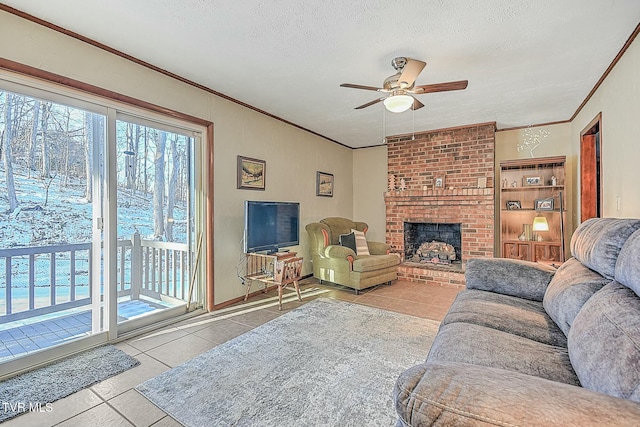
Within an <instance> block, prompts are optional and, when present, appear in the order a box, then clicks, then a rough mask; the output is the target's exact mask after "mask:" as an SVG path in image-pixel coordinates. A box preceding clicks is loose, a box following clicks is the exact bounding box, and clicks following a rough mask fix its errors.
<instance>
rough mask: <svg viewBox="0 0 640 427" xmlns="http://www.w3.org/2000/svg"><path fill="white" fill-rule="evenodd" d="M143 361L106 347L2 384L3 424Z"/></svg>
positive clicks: (0, 390) (72, 357)
mask: <svg viewBox="0 0 640 427" xmlns="http://www.w3.org/2000/svg"><path fill="white" fill-rule="evenodd" d="M139 364H140V362H139V361H138V360H137V359H135V358H133V357H131V356H129V355H128V354H126V353H125V352H123V351H122V350H119V349H117V348H115V347H114V346H112V345H105V346H101V347H97V348H94V349H91V350H87V351H84V352H82V353H78V354H76V355H73V356H70V357H68V358H66V359H63V360H61V361H58V362H55V363H53V364H51V365H48V366H45V367H42V368H38V369H36V370H33V371H29V372H26V373H24V374H20V375H18V376H15V377H12V378H9V379H8V380H5V381H2V382H0V402H3V404H2V406H0V422H2V421H4V420H6V419H9V418H12V417H15V416H16V415H20V414H23V413H25V412H28V411H30V410H37V409H38V408H42V410H45V408H46V405H47V403H52V402H55V401H56V400H58V399H61V398H63V397H66V396H68V395H70V394H72V393H75V392H76V391H79V390H81V389H83V388H86V387H89V386H92V385H93V384H96V383H99V382H100V381H103V380H105V379H107V378H109V377H112V376H114V375H117V374H119V373H121V372H124V371H126V370H127V369H130V368H133V367H134V366H137V365H139Z"/></svg>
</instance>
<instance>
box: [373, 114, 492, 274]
mask: <svg viewBox="0 0 640 427" xmlns="http://www.w3.org/2000/svg"><path fill="white" fill-rule="evenodd" d="M387 141H388V147H387V148H388V174H389V176H390V177H391V175H393V177H394V178H395V183H396V186H398V187H399V186H400V184H399V183H400V181H401V180H404V184H405V186H406V188H405V189H404V190H394V191H389V192H387V193H385V204H386V217H387V221H386V222H387V225H386V233H387V243H388V244H390V245H391V247H392V250H393V251H395V252H397V253H398V254H399V255H400V257H401V260H402V263H401V265H400V267H399V269H398V278H399V279H401V280H409V281H430V282H434V283H437V284H440V285H460V286H462V285H464V266H465V264H466V262H467V261H468V260H469V259H471V258H478V257H493V246H494V245H493V239H494V173H495V172H494V171H495V169H494V145H495V123H487V124H480V125H474V126H467V127H460V128H455V129H446V130H440V131H433V132H424V133H417V134H415V139H413V140H412V139H411V136H400V137H394V138H387ZM485 178H486V184H484V179H485ZM406 224H432V225H436V226H437V225H438V224H442V225H443V226H444V225H445V224H446V225H449V224H454V225H457V226H458V227H459V233H460V236H459V237H460V243H459V245H460V246H459V248H456V255H458V253H457V252H458V251H459V258H460V259H459V261H461V262H459V263H452V264H440V263H435V264H432V263H417V262H414V261H415V259H412V258H410V257H407V250H409V252H410V250H411V249H412V248H408V247H405V246H406V244H405V237H407V235H408V234H411V233H415V230H414V231H412V227H414V225H410V226H407V227H409V228H407V227H405V225H406ZM405 228H407V229H405ZM436 228H437V227H436ZM422 238H426V239H430V238H431V237H430V235H429V234H424V235H423V237H422ZM409 245H415V243H409Z"/></svg>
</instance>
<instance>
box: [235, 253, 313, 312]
mask: <svg viewBox="0 0 640 427" xmlns="http://www.w3.org/2000/svg"><path fill="white" fill-rule="evenodd" d="M245 255H246V256H247V274H246V275H245V276H244V277H243V278H244V280H245V283H246V286H247V292H246V294H245V296H244V300H245V301H246V300H247V298H249V292H250V291H251V284H252V283H253V282H254V281H257V282H261V283H263V284H264V289H263V291H264V292H267V289H268V287H269V286H277V287H278V309H279V310H282V291H283V289H284V288H286V287H287V285H289V284H291V283H293V286H294V287H295V290H296V293H297V294H298V301H302V298H301V297H300V287H299V286H298V280H300V279H301V274H302V261H303V259H302V257H297V256H296V253H295V252H278V253H275V254H273V255H266V254H256V253H250V254H245Z"/></svg>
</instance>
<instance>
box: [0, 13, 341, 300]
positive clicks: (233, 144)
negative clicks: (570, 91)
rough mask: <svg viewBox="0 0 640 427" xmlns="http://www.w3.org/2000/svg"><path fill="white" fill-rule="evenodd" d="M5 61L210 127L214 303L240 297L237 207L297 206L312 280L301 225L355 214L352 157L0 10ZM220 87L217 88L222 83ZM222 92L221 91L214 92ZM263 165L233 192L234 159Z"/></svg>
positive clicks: (0, 42) (240, 210) (307, 264)
mask: <svg viewBox="0 0 640 427" xmlns="http://www.w3.org/2000/svg"><path fill="white" fill-rule="evenodd" d="M0 52H1V55H2V56H3V57H4V58H7V59H10V60H12V61H16V62H20V63H23V64H26V65H30V66H33V67H37V68H40V69H43V70H46V71H50V72H53V73H56V74H60V75H63V76H66V77H70V78H72V79H75V80H79V81H82V82H86V83H90V84H93V85H95V86H99V87H101V88H104V89H109V90H112V91H115V92H118V93H121V94H124V95H128V96H131V97H134V98H137V99H140V100H144V101H147V102H151V103H153V104H156V105H159V106H162V107H166V108H169V109H173V110H176V111H180V112H182V113H185V114H189V115H192V116H196V117H200V118H202V119H205V120H209V121H212V122H213V123H214V156H215V159H214V187H215V188H214V204H215V207H214V240H215V241H214V259H213V262H214V271H215V279H214V280H215V293H214V294H215V303H216V304H219V303H222V302H225V301H228V300H230V299H233V298H235V297H238V296H241V295H244V291H245V288H244V286H242V285H241V283H240V281H239V280H238V278H237V275H236V264H237V263H238V261H239V260H240V259H241V257H242V255H243V254H242V245H241V238H242V228H243V203H244V200H246V199H252V200H284V201H298V202H300V203H301V208H300V209H301V245H300V247H299V248H292V250H298V251H299V252H300V253H301V254H302V255H304V256H305V257H306V259H305V264H304V270H303V273H304V274H310V273H311V266H310V262H309V256H308V237H307V233H306V232H305V231H304V225H305V224H307V223H308V222H312V221H316V220H318V219H321V218H324V217H326V216H330V215H331V216H333V215H336V216H345V217H351V216H352V214H353V173H352V171H353V156H352V150H350V149H347V148H344V147H342V146H340V145H338V144H335V143H332V142H330V141H327V140H325V139H323V138H320V137H318V136H315V135H312V134H310V133H308V132H305V131H303V130H300V129H298V128H295V127H293V126H290V125H287V124H285V123H282V122H280V121H278V120H274V119H272V118H269V117H267V116H265V115H263V114H259V113H257V112H255V111H253V110H250V109H247V108H245V107H241V106H240V105H238V104H235V103H233V102H230V101H227V100H225V99H222V98H219V97H216V96H214V95H212V94H210V93H208V92H205V91H202V90H200V89H196V88H194V87H192V86H190V85H188V84H185V83H181V82H179V81H177V80H174V79H172V78H170V77H167V76H164V75H162V74H160V73H157V72H154V71H152V70H149V69H148V68H145V67H142V66H139V65H137V64H135V63H132V62H130V61H127V60H125V59H123V58H120V57H118V56H116V55H113V54H110V53H108V52H105V51H103V50H100V49H98V48H95V47H93V46H91V45H88V44H86V43H83V42H81V41H78V40H76V39H73V38H71V37H68V36H65V35H63V34H60V33H57V32H55V31H52V30H49V29H47V28H45V27H42V26H40V25H37V24H34V23H32V22H29V21H26V20H23V19H21V18H18V17H16V16H14V15H11V14H8V13H6V12H1V11H0ZM221 86H223V83H221ZM214 89H219V90H220V91H222V92H224V87H220V88H214ZM237 155H243V156H247V157H253V158H258V159H262V160H265V161H266V162H267V175H266V190H265V191H250V190H238V189H236V156H237ZM317 170H321V171H324V172H329V173H333V174H334V176H335V188H334V197H332V198H327V197H317V196H316V195H315V194H316V191H315V182H316V171H317Z"/></svg>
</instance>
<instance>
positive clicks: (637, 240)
mask: <svg viewBox="0 0 640 427" xmlns="http://www.w3.org/2000/svg"><path fill="white" fill-rule="evenodd" d="M638 260H640V230H639V231H636V232H635V233H633V234H632V235H631V237H629V239H627V242H626V243H625V244H624V246H623V247H622V250H621V251H620V255H619V256H618V262H616V281H617V282H618V283H620V284H622V285H625V286H626V287H628V288H631V289H632V290H633V291H634V292H635V293H636V295H638V296H640V262H638Z"/></svg>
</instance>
